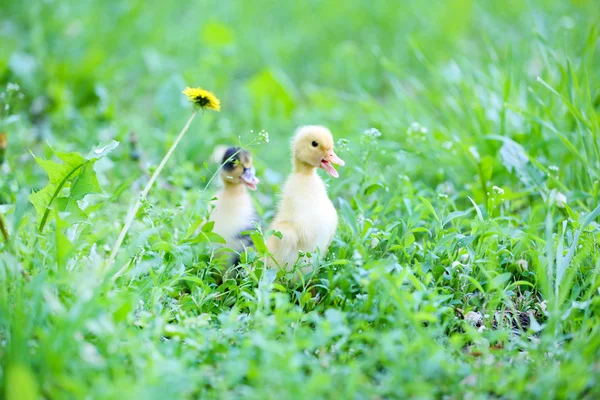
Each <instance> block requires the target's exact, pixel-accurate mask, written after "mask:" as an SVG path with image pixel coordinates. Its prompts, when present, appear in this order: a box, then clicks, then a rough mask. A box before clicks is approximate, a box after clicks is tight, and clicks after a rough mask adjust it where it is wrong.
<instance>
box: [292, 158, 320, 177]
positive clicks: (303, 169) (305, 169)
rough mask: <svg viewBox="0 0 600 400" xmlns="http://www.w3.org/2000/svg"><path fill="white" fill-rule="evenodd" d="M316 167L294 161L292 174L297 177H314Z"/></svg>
mask: <svg viewBox="0 0 600 400" xmlns="http://www.w3.org/2000/svg"><path fill="white" fill-rule="evenodd" d="M316 170H317V167H315V166H314V165H310V164H307V163H305V162H304V161H300V160H294V173H295V174H299V175H314V173H315V171H316Z"/></svg>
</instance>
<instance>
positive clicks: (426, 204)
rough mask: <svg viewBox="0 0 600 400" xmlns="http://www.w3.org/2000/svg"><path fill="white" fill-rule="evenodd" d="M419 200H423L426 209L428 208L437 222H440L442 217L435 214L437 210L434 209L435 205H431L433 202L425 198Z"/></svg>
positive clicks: (421, 197) (420, 197)
mask: <svg viewBox="0 0 600 400" xmlns="http://www.w3.org/2000/svg"><path fill="white" fill-rule="evenodd" d="M419 200H421V202H422V203H423V204H424V205H425V207H427V209H428V210H429V212H431V214H432V215H433V217H434V218H435V220H436V221H438V222H440V217H438V215H437V213H436V212H435V208H433V205H431V202H430V201H429V200H427V199H426V198H425V197H423V196H419Z"/></svg>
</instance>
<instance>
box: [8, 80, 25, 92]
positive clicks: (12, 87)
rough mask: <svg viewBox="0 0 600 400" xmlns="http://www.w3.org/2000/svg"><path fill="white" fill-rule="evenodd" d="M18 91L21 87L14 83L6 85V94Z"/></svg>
mask: <svg viewBox="0 0 600 400" xmlns="http://www.w3.org/2000/svg"><path fill="white" fill-rule="evenodd" d="M20 89H21V87H20V86H19V85H18V84H16V83H10V82H8V85H6V91H7V92H18V91H19V90H20Z"/></svg>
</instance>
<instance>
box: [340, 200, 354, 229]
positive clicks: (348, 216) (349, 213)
mask: <svg viewBox="0 0 600 400" xmlns="http://www.w3.org/2000/svg"><path fill="white" fill-rule="evenodd" d="M340 205H341V208H342V209H341V214H342V218H344V221H346V223H347V224H348V226H349V227H350V230H351V231H352V235H353V236H356V235H357V234H358V223H357V222H356V215H355V214H354V210H352V207H350V204H348V202H347V201H346V200H343V199H340Z"/></svg>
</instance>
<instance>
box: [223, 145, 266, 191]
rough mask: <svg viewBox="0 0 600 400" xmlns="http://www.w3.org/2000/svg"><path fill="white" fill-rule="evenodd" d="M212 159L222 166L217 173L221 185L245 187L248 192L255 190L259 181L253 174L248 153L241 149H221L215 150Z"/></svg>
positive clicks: (250, 157)
mask: <svg viewBox="0 0 600 400" xmlns="http://www.w3.org/2000/svg"><path fill="white" fill-rule="evenodd" d="M221 154H222V155H221ZM213 158H214V159H215V161H217V162H219V163H221V164H222V167H221V170H220V172H219V173H220V175H221V179H222V180H223V183H225V184H226V185H245V186H246V187H247V188H248V189H250V190H256V185H258V182H259V180H258V178H257V177H256V175H255V174H254V167H253V166H252V156H251V155H250V152H248V151H247V150H244V149H242V148H241V147H227V148H223V147H221V148H217V150H216V151H215V155H213Z"/></svg>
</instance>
